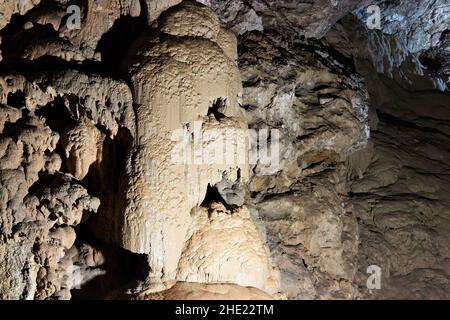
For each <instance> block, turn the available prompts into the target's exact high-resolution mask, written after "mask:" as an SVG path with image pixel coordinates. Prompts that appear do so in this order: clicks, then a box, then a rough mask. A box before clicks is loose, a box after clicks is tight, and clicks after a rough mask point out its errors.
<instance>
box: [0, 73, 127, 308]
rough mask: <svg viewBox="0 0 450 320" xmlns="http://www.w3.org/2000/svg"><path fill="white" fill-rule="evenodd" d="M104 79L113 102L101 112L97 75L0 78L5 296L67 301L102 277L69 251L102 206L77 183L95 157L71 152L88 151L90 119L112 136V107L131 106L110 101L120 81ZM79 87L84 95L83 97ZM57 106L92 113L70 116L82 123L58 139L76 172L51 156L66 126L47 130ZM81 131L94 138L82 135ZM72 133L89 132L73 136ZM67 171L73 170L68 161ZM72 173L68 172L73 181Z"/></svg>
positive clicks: (76, 252) (0, 290) (1, 294)
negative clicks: (88, 219) (75, 290)
mask: <svg viewBox="0 0 450 320" xmlns="http://www.w3.org/2000/svg"><path fill="white" fill-rule="evenodd" d="M83 80H85V81H86V82H84V85H83ZM97 80H98V79H97ZM105 80H106V79H105ZM101 81H102V82H103V83H101V84H98V87H102V88H103V92H105V91H107V90H108V88H109V90H110V92H109V93H108V94H107V96H108V99H109V100H111V99H112V101H109V102H108V107H109V108H108V110H103V111H102V109H101V108H102V101H101V99H95V98H96V97H101V94H102V90H96V91H95V92H94V90H95V83H96V78H95V77H91V76H87V75H84V74H80V73H78V72H70V71H68V72H63V73H59V74H54V75H46V76H40V75H37V76H36V77H35V80H34V81H29V80H26V79H25V78H24V77H18V76H12V75H11V76H3V77H2V78H1V80H0V86H1V88H0V92H1V96H2V99H1V100H2V101H1V113H2V116H1V119H2V122H1V128H2V138H1V143H0V144H1V145H2V147H1V150H2V151H1V171H0V172H1V181H2V182H1V184H2V189H1V190H2V191H1V193H2V197H1V198H2V205H1V218H0V225H1V234H2V240H1V246H0V248H1V249H0V254H1V258H2V261H4V263H2V265H1V268H0V270H1V274H2V279H4V281H3V282H2V284H1V288H0V297H1V298H2V299H19V298H23V299H33V298H35V299H48V298H52V299H68V298H70V290H71V289H73V288H75V287H77V286H78V285H81V284H83V283H85V282H86V281H88V280H89V279H91V278H92V277H94V276H95V275H98V274H100V271H99V270H98V269H96V268H95V267H96V264H95V263H91V264H90V265H89V264H88V266H89V268H87V267H85V268H80V267H75V263H76V262H77V261H82V260H80V259H81V258H80V251H79V250H78V249H77V247H75V246H74V243H75V239H76V234H75V230H74V227H75V226H77V225H79V224H80V223H81V222H82V221H83V219H85V217H86V213H87V212H96V211H97V210H98V208H99V206H100V201H99V199H97V198H94V197H92V196H90V195H89V194H88V192H87V191H86V189H85V188H84V187H83V186H82V185H81V184H80V183H79V181H77V180H81V179H82V178H83V175H85V174H86V172H87V170H88V168H89V165H90V164H91V163H92V162H94V161H95V160H96V153H95V152H91V153H88V152H86V151H84V152H82V153H77V152H76V151H79V150H80V148H84V147H92V141H89V139H93V138H92V135H94V136H96V135H97V136H98V135H99V133H98V129H95V127H94V126H93V125H92V121H94V119H95V120H97V121H98V123H102V124H103V125H104V126H105V128H107V127H110V132H111V133H113V132H115V131H117V127H118V123H117V122H115V120H113V117H112V116H111V113H112V112H114V108H110V107H111V106H113V105H115V103H119V104H120V105H123V106H126V105H127V102H128V101H126V98H127V96H126V95H125V97H124V98H125V100H120V101H114V94H113V93H112V90H111V89H112V88H111V86H109V85H110V84H113V85H114V87H115V89H114V91H115V92H116V93H119V92H120V89H119V88H120V83H114V82H113V81H112V80H110V82H108V81H107V80H106V81H103V80H101ZM87 87H89V89H88V88H87ZM83 88H84V89H83ZM117 89H119V91H117ZM83 90H86V91H84V92H86V94H85V95H84V96H83ZM75 93H78V94H80V96H79V98H80V99H82V101H77V104H71V103H70V102H69V101H68V100H66V104H64V102H62V103H61V104H57V105H53V104H54V103H55V101H57V100H58V98H59V99H61V100H64V98H68V97H69V95H71V98H75V97H77V96H76V95H75ZM123 93H125V94H126V93H127V92H126V91H125V92H122V94H123ZM120 94H121V93H119V95H120ZM14 97H15V98H14ZM129 97H131V94H130V92H129V91H128V98H129ZM91 99H93V100H91ZM91 101H92V102H91ZM104 102H105V101H103V103H104ZM58 108H61V109H64V108H67V109H66V112H68V113H70V112H71V111H72V110H73V111H75V110H76V114H77V115H78V116H80V115H82V114H86V112H87V111H89V116H90V117H91V119H90V120H87V119H86V118H77V117H76V116H75V115H74V117H73V121H77V120H80V122H79V125H78V126H77V127H75V129H73V130H71V131H70V130H69V131H68V133H67V134H66V136H67V138H66V139H63V140H66V141H67V144H66V143H64V142H62V145H64V146H66V149H67V150H68V154H69V155H73V157H74V158H75V160H74V162H73V163H74V167H73V169H74V171H69V172H66V173H65V172H64V171H62V170H63V169H61V165H62V163H63V159H62V155H61V154H58V152H57V151H56V149H57V146H58V144H59V143H61V141H60V136H61V134H63V132H64V128H63V127H61V128H60V130H61V131H60V132H57V131H54V129H52V128H51V127H53V126H54V125H55V122H54V119H53V118H52V117H51V116H49V113H48V112H61V111H62V110H60V111H55V109H58ZM71 108H73V109H71ZM46 118H47V120H46ZM60 120H63V121H64V119H60ZM65 121H70V119H65ZM113 121H114V123H113ZM49 123H50V127H49ZM83 126H84V129H83ZM86 128H91V130H93V132H94V133H92V132H86V131H87V129H86ZM77 129H78V132H80V131H81V132H83V130H84V132H86V133H85V134H78V135H76V137H75V136H74V130H75V131H76V130H77ZM73 149H74V150H75V151H73V152H72V150H73ZM94 151H95V150H94ZM86 158H87V159H86ZM69 159H71V157H69ZM68 167H71V165H70V162H69V163H68ZM69 173H73V177H72V176H71V175H70V174H69ZM85 256H86V255H85ZM97 260H98V259H97ZM99 264H101V262H99Z"/></svg>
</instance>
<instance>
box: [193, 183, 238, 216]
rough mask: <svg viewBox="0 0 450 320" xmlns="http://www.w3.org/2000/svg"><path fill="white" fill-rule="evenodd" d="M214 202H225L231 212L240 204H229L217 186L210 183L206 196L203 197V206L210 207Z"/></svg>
mask: <svg viewBox="0 0 450 320" xmlns="http://www.w3.org/2000/svg"><path fill="white" fill-rule="evenodd" d="M214 202H217V203H221V204H223V205H224V207H225V208H226V209H227V210H229V211H231V212H234V211H235V210H236V209H237V208H238V206H236V205H232V204H228V203H227V202H226V201H225V199H224V198H223V197H222V195H221V194H220V192H219V190H218V189H217V187H215V186H211V185H210V184H208V188H207V190H206V195H205V198H204V199H203V202H202V203H201V206H202V207H205V208H208V207H209V205H210V204H211V203H214Z"/></svg>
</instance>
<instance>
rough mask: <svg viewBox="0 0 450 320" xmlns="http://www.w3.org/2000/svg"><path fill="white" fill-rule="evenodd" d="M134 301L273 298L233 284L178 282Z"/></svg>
mask: <svg viewBox="0 0 450 320" xmlns="http://www.w3.org/2000/svg"><path fill="white" fill-rule="evenodd" d="M131 299H135V300H236V299H237V300H272V299H273V297H272V296H270V295H268V294H266V293H264V292H263V291H260V290H258V289H254V288H245V287H240V286H237V285H233V284H224V283H221V284H201V283H187V282H178V283H176V284H175V285H174V286H173V287H171V288H170V289H167V290H165V291H161V292H157V293H146V292H141V293H139V294H136V295H133V296H132V298H131Z"/></svg>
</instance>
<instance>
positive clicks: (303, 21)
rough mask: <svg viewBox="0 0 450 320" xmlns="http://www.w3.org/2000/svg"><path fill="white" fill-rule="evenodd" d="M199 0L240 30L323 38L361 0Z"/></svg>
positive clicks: (242, 31) (231, 27)
mask: <svg viewBox="0 0 450 320" xmlns="http://www.w3.org/2000/svg"><path fill="white" fill-rule="evenodd" d="M200 2H203V3H205V4H207V5H209V6H210V7H211V8H213V10H214V11H216V12H217V14H218V15H219V16H220V18H221V19H222V21H223V22H224V23H225V25H226V26H227V27H228V28H230V29H231V30H233V31H234V32H236V33H238V34H243V33H245V32H246V31H253V30H258V31H262V30H276V31H278V32H281V33H283V34H287V35H292V36H298V35H304V36H306V37H308V38H320V37H322V36H323V35H325V33H326V32H327V31H328V29H329V28H330V27H331V26H333V24H335V23H336V22H337V21H338V20H339V19H340V18H342V17H343V16H344V15H345V14H347V13H348V12H349V11H351V10H352V9H353V8H354V7H355V6H356V4H358V3H359V2H361V1H357V0H339V1H338V0H336V1H335V0H318V1H302V0H294V1H279V0H269V1H267V0H250V1H243V0H225V1H221V0H202V1H200ZM363 2H364V1H363Z"/></svg>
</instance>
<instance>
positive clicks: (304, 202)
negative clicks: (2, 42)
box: [239, 33, 368, 299]
mask: <svg viewBox="0 0 450 320" xmlns="http://www.w3.org/2000/svg"><path fill="white" fill-rule="evenodd" d="M328 50H330V48H326V47H323V46H321V45H320V44H318V43H316V44H315V43H313V42H312V43H307V42H303V43H302V42H298V43H294V44H289V42H286V41H283V39H281V38H279V37H276V36H266V37H264V36H261V35H260V34H255V33H254V34H249V35H247V36H245V37H242V38H241V39H240V46H239V56H240V60H239V65H240V70H241V73H242V77H243V80H244V99H243V100H244V101H243V103H244V106H245V109H247V112H246V116H247V118H248V119H249V122H250V127H252V128H262V127H266V126H268V127H270V128H276V129H278V130H280V131H281V136H282V137H283V138H282V139H281V141H280V147H279V149H280V150H279V154H280V156H279V157H280V159H279V161H280V163H279V168H278V169H277V170H272V171H271V170H267V168H265V166H264V165H260V164H257V165H256V166H255V167H254V168H253V169H252V172H253V175H252V176H251V180H250V183H249V185H248V188H249V192H250V196H251V198H250V199H248V201H249V203H251V204H252V208H253V209H254V210H255V211H256V212H258V214H259V215H260V216H261V219H262V220H263V221H264V224H265V228H266V232H267V241H268V244H269V247H270V249H271V253H272V255H273V258H274V262H275V264H276V265H277V266H278V267H279V269H280V271H281V282H282V291H283V292H285V293H286V294H287V296H288V298H303V299H305V298H331V297H336V298H337V297H340V298H344V297H347V298H349V297H354V296H355V295H356V290H355V288H354V287H353V286H352V281H353V277H354V275H355V271H356V269H355V268H356V264H355V263H354V258H355V257H356V254H357V238H358V230H357V225H356V220H355V216H354V215H353V214H352V208H351V206H350V205H348V204H347V202H346V193H347V191H346V188H347V186H346V177H345V175H346V169H345V166H344V161H345V159H346V155H348V154H351V153H352V152H354V150H357V149H358V148H361V147H363V146H364V145H365V144H366V142H367V139H368V123H367V120H368V118H367V116H368V112H367V104H366V93H365V91H364V89H363V87H362V83H361V79H360V78H358V76H356V74H355V73H354V71H352V70H351V69H347V68H345V67H344V65H343V62H342V61H339V60H336V59H334V58H331V57H330V54H329V53H328Z"/></svg>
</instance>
